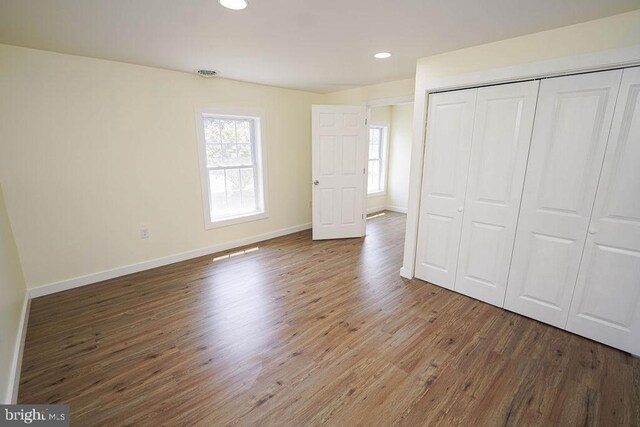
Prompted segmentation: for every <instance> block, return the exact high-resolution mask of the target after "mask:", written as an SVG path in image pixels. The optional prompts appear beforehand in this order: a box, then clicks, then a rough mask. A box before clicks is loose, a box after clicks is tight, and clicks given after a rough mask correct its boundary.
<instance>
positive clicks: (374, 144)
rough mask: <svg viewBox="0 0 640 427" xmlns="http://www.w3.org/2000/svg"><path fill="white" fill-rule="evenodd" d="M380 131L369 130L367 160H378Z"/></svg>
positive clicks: (375, 129) (376, 129)
mask: <svg viewBox="0 0 640 427" xmlns="http://www.w3.org/2000/svg"><path fill="white" fill-rule="evenodd" d="M381 135H382V129H380V128H371V129H369V159H379V158H380V143H381V139H382V138H381Z"/></svg>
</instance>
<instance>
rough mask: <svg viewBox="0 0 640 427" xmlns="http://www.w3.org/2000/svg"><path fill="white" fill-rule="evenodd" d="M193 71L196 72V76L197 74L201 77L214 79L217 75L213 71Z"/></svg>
mask: <svg viewBox="0 0 640 427" xmlns="http://www.w3.org/2000/svg"><path fill="white" fill-rule="evenodd" d="M195 71H196V74H199V75H201V76H202V77H215V76H217V75H218V72H217V71H213V70H195Z"/></svg>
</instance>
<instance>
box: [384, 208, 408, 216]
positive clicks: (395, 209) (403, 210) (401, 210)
mask: <svg viewBox="0 0 640 427" xmlns="http://www.w3.org/2000/svg"><path fill="white" fill-rule="evenodd" d="M385 209H386V210H388V211H391V212H398V213H403V214H406V213H407V208H401V207H399V206H387V207H386V208H385Z"/></svg>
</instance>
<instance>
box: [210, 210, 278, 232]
mask: <svg viewBox="0 0 640 427" xmlns="http://www.w3.org/2000/svg"><path fill="white" fill-rule="evenodd" d="M266 218H269V214H268V213H267V212H252V213H249V214H240V215H237V216H232V217H230V218H229V219H218V220H215V221H213V222H211V221H209V222H208V223H206V222H205V228H206V229H207V230H211V229H213V228H220V227H226V226H228V225H234V224H242V223H244V222H251V221H257V220H259V219H266ZM205 221H206V218H205Z"/></svg>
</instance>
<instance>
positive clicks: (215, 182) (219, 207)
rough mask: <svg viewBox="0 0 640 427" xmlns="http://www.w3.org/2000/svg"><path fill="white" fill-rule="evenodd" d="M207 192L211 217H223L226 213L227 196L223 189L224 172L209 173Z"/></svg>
mask: <svg viewBox="0 0 640 427" xmlns="http://www.w3.org/2000/svg"><path fill="white" fill-rule="evenodd" d="M209 191H210V206H211V217H218V216H222V215H225V214H226V213H227V212H228V208H227V195H226V192H225V187H224V171H220V170H210V171H209Z"/></svg>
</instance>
